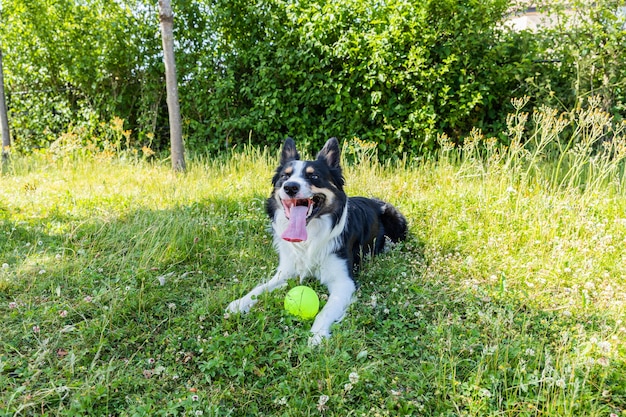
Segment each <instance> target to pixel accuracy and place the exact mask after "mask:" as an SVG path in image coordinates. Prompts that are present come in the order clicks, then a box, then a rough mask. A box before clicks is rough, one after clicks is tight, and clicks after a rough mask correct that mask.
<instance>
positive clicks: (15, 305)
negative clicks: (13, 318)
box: [9, 301, 17, 309]
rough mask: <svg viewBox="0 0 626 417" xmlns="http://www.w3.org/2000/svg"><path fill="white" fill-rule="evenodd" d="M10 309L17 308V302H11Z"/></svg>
mask: <svg viewBox="0 0 626 417" xmlns="http://www.w3.org/2000/svg"><path fill="white" fill-rule="evenodd" d="M9 308H10V309H14V308H17V303H16V302H15V301H11V302H10V303H9Z"/></svg>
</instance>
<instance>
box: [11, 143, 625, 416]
mask: <svg viewBox="0 0 626 417" xmlns="http://www.w3.org/2000/svg"><path fill="white" fill-rule="evenodd" d="M476 139H477V141H478V140H482V139H481V138H476ZM622 139H623V137H622ZM442 141H443V142H445V138H442ZM443 145H445V143H443ZM513 145H514V144H513ZM513 145H512V146H511V147H510V148H508V149H507V150H504V151H501V152H498V151H495V150H494V149H493V148H491V151H488V152H487V154H486V155H485V154H481V155H480V157H479V155H478V151H477V149H478V147H474V145H472V143H471V142H468V144H467V145H466V148H465V149H464V150H463V152H461V151H456V150H450V149H448V148H446V146H444V147H443V152H442V155H441V158H440V160H439V162H437V163H434V162H432V163H431V162H417V161H404V162H403V163H398V164H395V165H394V164H391V163H387V164H383V165H381V164H378V163H376V162H373V158H371V153H370V151H368V150H367V149H365V148H364V147H363V144H362V143H361V144H358V143H357V146H356V148H350V149H351V150H350V154H349V155H346V157H350V156H352V157H356V159H358V158H361V162H360V163H348V164H347V166H346V167H345V176H346V179H347V184H348V186H347V191H348V193H349V194H350V195H357V194H360V195H365V196H376V197H380V198H383V199H385V200H388V201H390V202H392V203H393V204H394V205H396V206H397V207H398V208H399V209H400V210H401V211H402V212H403V213H404V214H405V215H406V216H407V218H408V219H409V222H410V231H411V238H410V239H409V240H408V241H407V242H405V243H404V244H401V245H398V246H396V247H394V248H393V249H392V250H390V251H389V252H387V253H385V254H384V255H382V256H380V257H377V258H376V259H374V260H372V261H371V262H369V263H368V264H367V265H366V266H365V268H364V270H363V271H362V272H361V274H360V276H359V282H360V288H359V291H358V301H357V302H355V303H354V304H353V305H352V307H351V308H350V310H349V313H348V315H347V316H346V318H345V319H344V321H343V322H341V323H340V324H338V325H336V326H335V327H334V332H333V337H332V338H331V339H330V340H328V341H327V342H325V343H324V344H322V345H321V346H319V347H316V348H309V347H308V346H307V338H308V329H309V327H310V324H311V323H310V322H304V323H302V322H300V321H298V320H297V319H295V318H293V317H291V316H289V315H288V314H287V313H286V312H285V311H284V310H283V308H282V303H283V297H284V295H285V293H286V290H279V291H276V292H275V293H272V294H269V295H265V296H263V297H262V299H261V301H260V302H259V303H258V304H257V306H255V307H254V308H253V310H252V311H251V313H250V314H247V315H244V316H238V315H230V316H228V315H225V314H224V309H225V307H226V305H227V304H228V302H229V301H231V300H233V299H234V298H235V297H238V296H241V295H242V294H244V293H245V292H247V291H248V290H249V289H251V288H252V287H253V286H254V285H255V284H256V283H258V282H259V280H261V279H265V278H269V277H270V276H271V275H272V272H273V269H274V268H275V266H276V261H277V256H276V254H275V253H274V251H273V249H272V247H271V237H270V234H269V232H268V224H269V222H268V219H267V218H266V215H265V212H264V201H265V198H266V197H267V195H268V194H269V192H270V184H269V180H270V178H271V175H272V170H273V168H274V161H275V160H276V159H275V158H276V157H277V155H278V149H272V150H266V151H260V150H256V149H246V150H243V151H240V152H234V153H233V154H232V155H231V156H230V157H228V158H226V157H223V158H218V159H215V160H211V159H208V158H206V159H195V160H191V161H189V167H190V168H189V172H188V173H187V174H185V175H175V174H173V173H172V172H171V171H170V169H169V166H168V164H167V163H166V162H164V163H159V162H146V161H141V160H134V159H133V158H126V159H124V158H117V157H107V155H98V154H96V155H94V156H92V157H90V158H78V159H72V158H69V157H62V158H58V159H54V158H52V155H50V154H43V155H36V156H31V157H28V158H25V157H14V158H13V161H12V163H11V164H10V165H7V166H5V167H4V170H3V174H2V175H1V176H0V265H1V267H0V317H1V321H0V415H2V416H5V415H6V416H11V415H64V416H70V415H94V416H96V415H97V416H105V415H116V416H117V415H120V416H140V415H192V416H193V415H204V416H214V415H215V416H222V415H235V416H244V415H246V416H247V415H249V416H254V415H281V416H283V415H284V416H303V415H320V414H321V415H328V416H397V415H423V416H607V417H608V416H612V415H616V416H622V415H626V364H625V355H626V343H625V340H626V327H625V326H626V324H625V323H624V321H623V320H624V314H625V306H626V285H625V284H626V282H625V281H626V249H625V248H626V192H625V189H624V185H623V184H624V180H625V177H624V170H623V164H622V162H621V160H617V161H615V160H614V159H611V158H609V159H611V161H614V162H615V165H614V166H612V167H609V165H605V168H606V167H609V168H610V169H609V168H607V169H605V170H604V171H602V170H601V169H600V168H597V166H596V165H594V164H595V162H594V161H593V160H592V159H591V158H593V156H590V155H592V153H588V155H587V157H586V158H587V159H585V160H584V161H583V162H582V163H579V162H576V154H571V155H569V156H568V157H567V158H561V157H560V156H561V155H564V154H565V153H566V152H569V151H568V148H563V149H561V151H562V152H563V153H562V154H559V153H556V154H554V153H550V152H554V150H555V149H556V150H558V147H559V146H562V145H560V144H559V145H558V146H557V145H554V146H552V147H551V148H550V149H548V148H547V147H546V148H545V149H541V147H540V145H541V144H540V142H537V143H536V144H535V145H536V146H535V147H534V148H533V147H530V148H528V149H529V150H528V151H525V152H521V153H520V152H518V153H516V152H517V150H516V148H515V146H513ZM364 149H365V150H364ZM487 149H490V148H489V145H488V147H487ZM533 149H540V152H539V153H535V154H533ZM524 150H526V148H524ZM548 151H550V152H548ZM461 155H462V156H461ZM540 155H541V157H540ZM593 155H596V154H593ZM607 158H608V157H607ZM348 159H350V158H348ZM352 159H354V158H352ZM611 161H609V162H610V163H613V162H611ZM600 162H601V161H600ZM609 162H607V164H609ZM577 164H579V165H577ZM577 167H578V168H577ZM307 283H308V285H311V286H312V287H313V288H314V289H316V290H317V291H318V293H319V294H322V295H323V294H324V291H325V289H324V288H323V287H321V286H319V285H317V284H316V283H314V282H311V281H308V282H307ZM295 284H296V283H295V282H293V283H292V286H293V285H295Z"/></svg>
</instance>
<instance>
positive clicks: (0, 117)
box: [0, 49, 11, 162]
mask: <svg viewBox="0 0 626 417" xmlns="http://www.w3.org/2000/svg"><path fill="white" fill-rule="evenodd" d="M0 135H1V136H2V162H4V161H5V160H6V159H7V158H8V157H9V148H10V147H11V136H10V132H9V117H8V115H7V103H6V99H5V96H4V73H3V71H2V50H1V49H0Z"/></svg>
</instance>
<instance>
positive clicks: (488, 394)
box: [480, 388, 491, 398]
mask: <svg viewBox="0 0 626 417" xmlns="http://www.w3.org/2000/svg"><path fill="white" fill-rule="evenodd" d="M480 396H481V397H485V398H491V391H489V390H488V389H487V388H481V390H480Z"/></svg>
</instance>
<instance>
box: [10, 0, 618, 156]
mask: <svg viewBox="0 0 626 417" xmlns="http://www.w3.org/2000/svg"><path fill="white" fill-rule="evenodd" d="M511 4H512V2H511V1H509V0H490V1H487V2H484V1H475V0H472V1H469V2H468V1H460V0H446V1H434V0H432V1H419V2H418V1H414V0H391V1H385V2H380V1H373V2H371V1H370V2H367V1H363V0H348V1H342V2H330V1H326V0H306V1H297V2H296V1H291V0H268V1H265V2H263V3H262V4H260V3H258V2H257V3H255V2H246V1H241V0H234V1H223V0H183V1H177V2H175V4H174V5H173V6H174V12H175V38H176V42H177V44H176V47H177V48H176V57H177V66H178V75H179V83H180V89H179V90H180V98H181V112H182V116H183V125H184V136H185V139H186V145H187V147H188V148H189V149H191V150H197V151H202V152H205V151H209V152H211V153H214V152H218V151H221V150H226V149H230V148H231V147H232V146H233V145H238V144H244V143H248V142H251V143H254V144H258V145H266V144H274V145H277V144H278V143H279V142H280V141H282V139H284V137H285V136H288V135H290V136H293V137H296V138H298V139H299V140H300V141H302V142H305V143H309V144H311V145H314V144H315V145H320V144H321V143H322V142H323V141H324V140H325V139H327V138H328V137H330V136H337V137H339V138H343V139H348V138H352V137H358V138H361V139H363V140H365V141H372V142H376V143H377V144H378V150H379V152H380V153H381V156H382V155H384V156H392V155H393V156H399V157H400V158H401V155H402V154H403V153H408V154H412V155H415V156H424V155H428V154H430V153H431V152H432V151H433V150H434V149H435V148H436V147H437V146H438V145H437V141H436V138H437V135H439V134H446V135H447V136H448V137H449V138H452V140H453V141H454V142H455V143H461V142H462V140H463V139H462V138H463V137H466V136H468V135H469V134H470V132H471V131H472V129H473V128H480V129H481V130H482V131H484V132H486V133H488V134H489V135H494V136H496V137H498V138H499V139H500V140H502V141H504V142H506V141H507V140H508V139H507V136H506V115H507V114H508V113H509V112H510V111H512V110H513V109H512V107H511V106H510V102H509V99H510V98H511V97H522V96H529V97H531V102H530V104H531V105H532V106H534V107H536V108H540V107H541V105H548V106H550V107H557V108H560V109H561V110H563V111H568V110H571V109H575V108H577V107H578V106H580V105H581V103H580V102H579V100H582V99H585V98H586V97H587V96H589V95H600V96H602V98H603V99H602V103H603V105H602V106H603V109H604V110H606V111H607V112H609V113H610V114H611V115H612V116H614V117H615V119H616V120H618V121H619V120H620V119H621V118H623V117H624V79H626V73H625V72H624V71H625V70H624V65H623V62H626V57H625V56H624V54H625V52H624V48H623V47H622V46H623V44H624V41H625V40H624V36H625V33H626V32H625V31H624V21H623V16H622V17H620V15H619V14H618V13H616V11H617V10H618V9H617V8H618V7H619V6H620V4H621V3H620V2H619V1H617V0H604V1H601V2H594V5H593V7H588V6H587V5H586V4H582V2H568V3H567V6H568V8H567V9H565V8H563V7H562V6H558V4H557V3H554V2H550V4H549V5H548V6H549V7H547V6H546V7H545V9H546V11H549V12H550V13H552V14H553V15H555V16H558V25H555V26H552V27H550V28H548V29H545V30H541V31H539V32H531V31H522V32H514V31H510V30H508V29H507V27H506V25H503V24H502V22H503V21H504V20H506V19H507V18H508V17H510V16H511V15H510V12H511V10H513V9H512V8H511ZM0 18H1V19H2V25H0V43H1V44H2V46H3V49H4V50H5V54H4V55H5V66H6V69H5V72H6V79H7V82H8V97H9V107H10V111H11V113H10V117H11V124H12V128H13V132H14V135H15V139H16V140H15V144H16V145H17V146H18V147H20V148H21V149H22V150H25V151H29V150H33V149H37V148H42V147H47V146H48V145H49V144H50V143H52V142H54V141H55V140H56V139H57V138H58V137H59V135H61V134H63V133H66V132H68V131H72V130H73V129H76V128H77V127H79V128H81V129H84V130H85V131H95V130H97V126H99V125H100V124H101V123H102V122H104V123H108V122H109V121H110V120H112V119H113V118H115V117H117V118H119V119H122V120H124V124H125V126H124V128H125V129H129V130H131V131H132V135H133V137H134V138H135V140H136V143H138V144H140V145H149V146H151V147H152V148H155V149H157V150H159V149H165V148H166V145H167V144H168V140H167V133H168V129H167V123H168V121H167V117H166V111H167V109H166V106H165V94H164V79H163V63H162V62H161V57H162V53H161V51H160V48H161V46H160V39H159V32H158V24H157V12H156V7H155V4H154V2H152V1H144V0H135V1H132V2H107V1H102V0H87V1H81V2H77V1H74V0H33V1H29V2H21V1H16V0H5V1H4V2H3V9H2V16H1V17H0ZM573 23H574V24H573ZM96 136H97V135H96Z"/></svg>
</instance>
